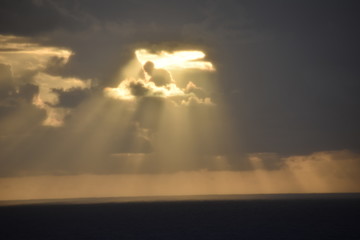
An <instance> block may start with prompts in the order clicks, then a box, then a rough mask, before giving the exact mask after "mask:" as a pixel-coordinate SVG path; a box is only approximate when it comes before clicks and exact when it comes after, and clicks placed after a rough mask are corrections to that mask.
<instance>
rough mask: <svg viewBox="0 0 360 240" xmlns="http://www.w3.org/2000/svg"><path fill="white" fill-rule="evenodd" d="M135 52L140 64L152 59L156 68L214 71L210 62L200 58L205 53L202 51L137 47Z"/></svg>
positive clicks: (202, 57) (203, 56)
mask: <svg viewBox="0 0 360 240" xmlns="http://www.w3.org/2000/svg"><path fill="white" fill-rule="evenodd" d="M135 54H136V57H137V58H138V60H139V62H140V63H141V64H142V65H144V63H146V62H147V61H152V62H153V63H155V67H157V68H165V69H199V70H203V71H215V68H214V66H213V64H212V63H211V62H208V61H203V60H202V59H204V58H205V53H203V52H202V51H195V50H187V51H175V52H171V53H170V52H166V51H160V52H157V53H152V52H150V51H148V50H146V49H138V50H136V51H135Z"/></svg>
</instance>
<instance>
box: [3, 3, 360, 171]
mask: <svg viewBox="0 0 360 240" xmlns="http://www.w3.org/2000/svg"><path fill="white" fill-rule="evenodd" d="M359 9H360V8H359V3H358V2H357V1H329V0H328V1H296V2H295V1H238V0H236V1H235V0H234V1H175V0H173V1H172V0H166V1H145V0H144V1H142V0H133V1H131V0H128V1H125V0H124V1H115V0H114V1H95V0H94V1H92V0H83V1H82V0H77V1H52V0H33V1H12V0H5V1H1V5H0V84H1V85H0V121H1V122H0V124H1V125H0V126H1V127H0V128H1V129H0V130H1V132H0V137H1V149H2V153H1V158H2V160H1V161H2V163H1V164H2V166H3V167H2V168H1V169H2V170H1V175H3V176H11V175H12V174H19V172H20V170H21V171H22V174H27V173H30V172H31V171H32V169H33V166H41V167H42V169H51V170H54V171H55V170H58V169H61V171H65V172H67V171H70V172H75V173H76V172H78V171H79V168H81V167H78V166H77V165H76V164H75V165H73V164H70V165H71V167H63V165H64V164H65V165H66V162H67V161H73V160H72V159H86V158H89V155H91V158H94V159H95V158H96V157H98V158H100V157H102V156H103V155H102V154H103V151H100V150H99V151H98V152H96V151H94V152H91V153H90V154H89V153H87V154H86V155H83V153H82V152H81V151H85V150H84V148H86V149H89V148H91V147H90V146H93V145H92V144H95V143H93V142H92V141H95V140H91V139H92V137H93V136H92V135H91V134H90V132H93V133H94V131H95V133H96V136H97V137H99V138H98V140H97V142H96V145H99V144H100V145H101V143H99V142H101V140H104V141H102V144H104V145H106V144H107V143H108V142H107V141H109V142H112V145H111V146H110V147H109V146H106V147H105V146H103V149H102V150H104V149H105V148H106V151H105V150H104V151H105V152H106V153H108V154H110V155H111V154H112V156H113V157H114V156H116V154H123V153H137V154H146V153H149V152H152V151H153V149H154V146H153V145H154V144H153V143H152V141H153V139H152V138H151V136H150V135H151V134H153V132H155V131H159V132H160V133H159V135H161V130H158V129H157V128H156V127H154V126H148V125H151V123H147V122H145V123H144V122H141V121H142V120H139V119H138V118H141V116H142V114H145V113H144V112H146V110H141V109H142V108H146V107H147V106H150V107H154V106H155V107H154V109H155V110H153V112H156V111H160V110H158V109H157V108H160V107H159V105H157V104H160V105H161V104H163V103H157V102H156V101H157V100H153V99H152V98H151V97H149V96H148V100H146V101H145V100H144V102H145V103H144V102H143V103H140V107H138V109H137V110H135V117H133V118H132V120H129V121H127V120H128V119H129V118H130V115H131V109H130V108H131V107H129V106H125V105H126V104H124V103H122V102H121V101H120V102H121V103H120V102H117V100H116V99H110V98H106V97H105V96H104V89H111V88H116V87H117V86H118V84H119V83H120V82H121V81H122V80H124V79H121V78H119V72H121V69H123V68H125V67H126V66H128V64H129V62H131V60H133V59H134V57H135V54H134V51H135V50H136V49H139V48H145V49H150V50H153V51H158V50H166V51H169V52H171V51H174V50H200V51H203V52H204V53H206V59H205V60H206V61H208V62H211V63H212V64H213V65H214V67H215V68H216V72H204V71H190V72H188V73H187V74H188V75H186V76H188V77H189V79H190V78H191V82H193V83H194V85H191V86H190V85H188V87H187V88H186V83H185V82H183V85H181V83H178V84H177V87H179V89H180V90H181V91H183V92H184V96H183V98H181V99H180V100H179V99H178V100H176V101H178V103H180V102H181V103H182V104H183V105H184V106H185V105H186V106H188V105H191V104H192V103H196V104H197V105H198V106H195V107H194V108H195V109H193V108H192V109H193V110H191V111H194V112H195V113H197V115H196V114H195V115H196V116H197V117H193V120H192V122H190V125H191V126H192V128H193V129H195V130H194V131H193V132H192V133H188V135H186V137H187V138H189V139H190V138H191V139H192V141H193V142H195V143H196V144H195V147H194V148H196V150H194V149H193V150H192V151H193V152H196V154H195V153H194V154H193V155H192V156H191V157H194V156H197V157H199V156H200V155H201V156H202V155H203V154H205V155H206V156H209V155H210V156H213V155H214V156H215V155H221V156H224V155H226V154H230V155H231V157H229V159H231V160H229V161H230V163H231V164H232V165H234V166H235V168H240V169H248V167H247V166H246V163H244V162H242V163H241V164H237V161H240V162H241V161H242V160H237V159H236V158H237V157H238V156H240V155H241V156H243V155H246V156H249V155H247V154H259V153H267V154H268V155H266V156H265V155H262V157H263V158H264V159H267V163H266V164H265V165H266V168H269V169H274V168H276V166H278V165H277V164H278V162H279V161H280V160H279V158H277V157H276V156H292V155H299V154H300V155H306V154H312V153H315V152H323V151H342V150H344V151H349V152H354V154H355V153H356V152H358V151H359V150H360V127H359V123H360V110H359V109H360V108H359V106H360V94H359V90H360V80H359V77H360V68H359V60H358V58H359V54H360V47H359V42H360V32H359V30H358V24H359V22H360V16H359V14H358V13H359ZM173 76H177V75H176V72H174V73H173ZM179 76H180V75H179ZM205 78H206V79H208V82H209V84H208V83H204V80H203V79H205ZM175 80H176V79H175ZM183 81H185V80H183ZM189 81H190V80H188V81H187V82H189ZM144 91H147V92H151V91H152V90H151V89H149V88H148V86H147V88H146V89H145V90H144ZM190 93H191V96H192V97H191V98H190V97H189V96H190V95H189V94H190ZM194 99H195V100H194ZM174 101H175V100H174ZM207 103H209V104H208V105H207ZM120 105H121V106H122V110H121V113H119V112H116V109H118V108H119V106H120ZM138 106H139V105H138ZM213 108H214V109H215V110H214V109H213ZM129 109H130V110H129ZM139 109H140V110H139ZM142 111H143V112H142ZM171 111H172V113H173V114H174V116H177V115H176V114H180V113H175V112H174V111H175V110H171ZM179 111H180V110H179ZM181 111H187V110H181ZM115 112H116V113H115ZM225 112H226V114H225ZM110 113H111V116H112V117H113V118H111V117H107V116H108V115H109V114H110ZM159 114H160V112H159ZM202 114H203V115H202ZM219 114H220V115H221V114H224V116H221V117H216V116H217V115H219ZM195 115H192V116H195ZM209 116H210V117H211V118H209ZM89 119H90V120H89ZM169 119H170V117H169ZM168 121H169V122H170V121H171V120H168ZM129 122H130V123H129ZM165 122H166V120H165ZM204 122H210V123H209V124H203V123H204ZM147 124H148V125H147ZM183 124H184V123H183ZM100 125H101V126H100ZM205 125H206V126H205ZM80 126H81V127H82V128H80ZM230 126H231V127H230ZM168 127H169V128H171V129H173V128H174V127H175V128H176V127H179V128H181V127H182V126H181V125H173V126H172V125H169V126H168ZM230 128H231V129H230ZM79 129H82V130H79ZM83 129H85V130H83ZM94 129H97V130H94ZM199 129H200V130H199ZM214 129H216V130H214ZM219 129H220V130H219ZM96 131H98V132H96ZM149 131H150V133H149ZM116 132H118V133H119V135H121V137H118V136H116ZM203 132H207V133H206V134H204V133H203ZM209 132H210V133H209ZM110 133H111V134H110ZM112 133H114V134H112ZM120 133H121V134H120ZM230 133H231V136H230V135H229V134H230ZM101 134H102V135H101ZM166 134H167V133H166V132H165V133H164V134H163V135H161V136H162V137H163V138H162V140H159V143H161V144H165V146H166V148H168V149H172V147H174V146H171V144H169V145H166V143H167V140H166V136H165V135H166ZM176 134H180V135H176ZM176 134H174V135H172V136H182V135H181V134H185V133H176ZM110 135H111V136H110ZM135 135H136V136H135ZM134 136H135V137H134ZM209 136H212V137H213V138H215V140H208V139H209ZM186 137H184V138H186ZM120 138H121V139H120ZM225 138H226V139H225ZM85 139H86V143H84V140H85ZM99 139H100V140H99ZM124 139H125V140H124ZM129 139H132V140H131V141H133V142H136V144H137V145H136V144H135V145H136V146H137V147H134V146H129V141H130V140H129ZM229 139H230V140H229ZM69 141H73V144H68V145H71V146H74V147H71V146H66V144H65V143H67V142H69ZM81 142H83V145H84V146H83V145H81V144H79V143H81ZM114 142H116V144H117V145H116V144H114ZM185 142H186V141H185V140H184V142H181V143H178V144H179V145H181V146H182V147H180V148H176V149H177V151H179V152H182V151H187V148H186V146H185V145H184V144H185ZM115 145H116V146H115ZM179 145H177V146H179ZM230 145H231V146H230ZM75 146H76V147H75ZM82 148H83V149H82ZM81 149H82V150H81ZM237 150H238V151H239V153H234V152H236V151H237ZM169 151H170V150H169ZM198 152H200V153H198ZM240 152H241V153H240ZM45 153H46V154H45ZM114 154H115V155H114ZM164 154H165V153H164ZM198 154H199V155H198ZM269 154H270V155H269ZM271 154H272V155H271ZM165 155H166V154H165ZM70 156H71V157H70ZM85 156H86V157H85ZM118 157H119V156H118ZM181 157H187V155H186V154H185V155H181ZM191 157H189V159H191ZM120 158H121V157H120ZM239 158H240V157H239ZM44 159H47V160H46V161H45V160H44ZM47 161H49V162H51V163H48V162H47ZM57 161H60V162H61V163H57ZM79 161H80V160H79ZM82 161H85V160H81V161H80V162H82ZM94 161H95V160H94ZM189 161H190V160H189ZM91 164H92V165H91ZM91 164H90V165H91V167H88V169H90V170H88V171H94V169H97V170H96V171H95V172H101V173H108V172H113V168H112V166H113V165H111V164H110V165H109V166H107V167H104V166H102V165H101V164H100V165H99V164H96V163H91ZM80 165H81V164H80V163H79V166H80ZM165 165H166V164H165ZM198 165H199V166H200V167H199V166H198ZM60 166H61V167H60ZM204 166H205V168H211V167H210V166H208V165H207V163H205V164H204V163H201V164H200V163H199V164H192V165H191V164H190V165H188V168H189V169H193V168H194V169H197V168H203V167H204ZM236 166H237V167H236ZM169 168H170V169H171V167H169ZM175 168H176V167H175ZM36 169H37V168H36ZM144 169H146V170H147V171H151V169H152V168H151V167H149V166H147V167H144ZM173 170H174V169H173ZM61 171H60V172H61ZM55 172H56V171H55Z"/></svg>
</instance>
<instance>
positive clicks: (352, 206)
mask: <svg viewBox="0 0 360 240" xmlns="http://www.w3.org/2000/svg"><path fill="white" fill-rule="evenodd" d="M0 205H1V206H0V220H1V225H0V239H4V240H5V239H6V240H7V239H62V240H63V239H257V240H263V239H277V240H279V239H291V240H295V239H314V240H315V239H316V240H320V239H339V240H346V239H354V240H360V194H281V195H276V194H274V195H226V196H223V195H212V196H170V197H130V198H96V199H63V200H61V199H53V200H31V201H6V202H0Z"/></svg>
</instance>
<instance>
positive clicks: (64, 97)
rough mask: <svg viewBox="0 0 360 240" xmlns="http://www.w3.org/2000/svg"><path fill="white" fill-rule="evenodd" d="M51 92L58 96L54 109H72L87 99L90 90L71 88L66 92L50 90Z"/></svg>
mask: <svg viewBox="0 0 360 240" xmlns="http://www.w3.org/2000/svg"><path fill="white" fill-rule="evenodd" d="M52 92H53V93H55V94H57V95H58V101H57V103H56V104H55V105H53V106H54V107H64V108H74V107H76V106H78V105H79V104H80V103H82V102H83V101H84V100H86V99H88V98H89V97H90V94H91V90H89V89H82V88H71V89H68V90H63V89H52Z"/></svg>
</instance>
